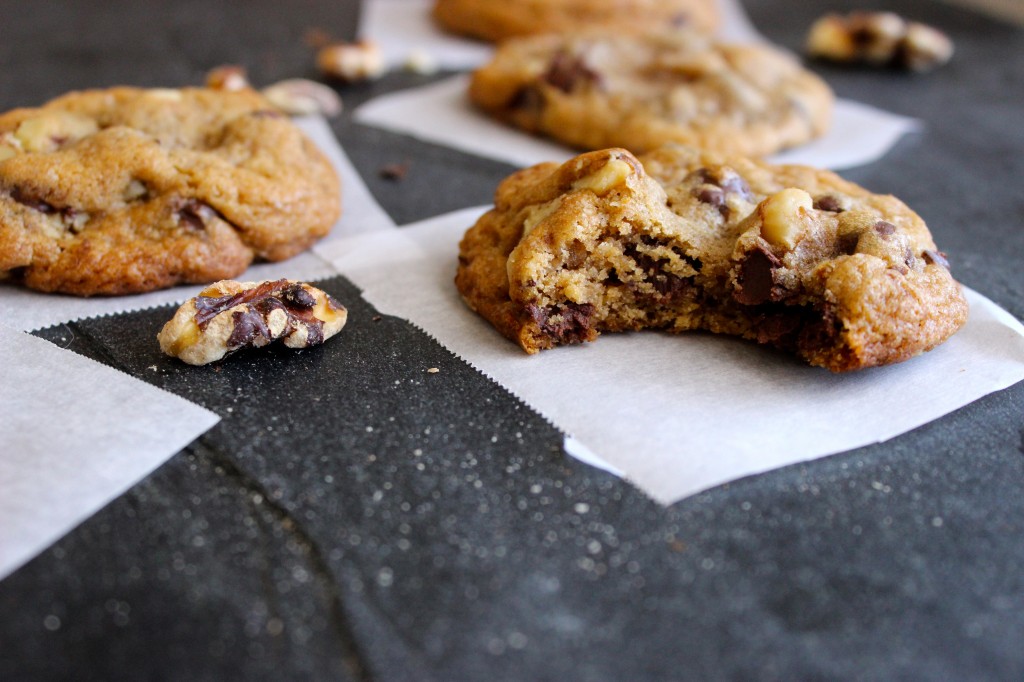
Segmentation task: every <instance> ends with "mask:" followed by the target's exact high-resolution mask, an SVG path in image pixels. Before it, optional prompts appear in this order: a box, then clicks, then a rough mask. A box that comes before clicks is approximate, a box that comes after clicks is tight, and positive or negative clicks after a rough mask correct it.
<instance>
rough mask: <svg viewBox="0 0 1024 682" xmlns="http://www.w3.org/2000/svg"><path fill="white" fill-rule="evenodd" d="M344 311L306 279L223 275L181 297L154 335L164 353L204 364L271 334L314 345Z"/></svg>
mask: <svg viewBox="0 0 1024 682" xmlns="http://www.w3.org/2000/svg"><path fill="white" fill-rule="evenodd" d="M347 317H348V312H347V311H346V310H345V307H344V306H342V305H341V304H340V303H338V302H337V301H336V300H334V298H332V297H331V296H330V295H329V294H327V293H325V292H323V291H321V290H319V289H317V288H315V287H313V286H311V285H309V284H304V283H302V282H296V281H293V280H287V279H279V280H273V281H267V282H235V281H232V280H223V281H220V282H216V283H214V284H212V285H210V286H209V287H207V288H206V289H204V290H203V291H202V292H200V294H199V295H198V296H196V297H195V298H192V299H189V300H188V301H185V303H183V304H182V306H181V307H180V308H178V311H177V312H176V313H175V314H174V317H173V318H171V320H170V321H169V322H168V323H167V324H166V325H164V328H163V329H162V330H161V331H160V333H159V334H158V335H157V340H158V341H159V342H160V349H161V350H162V351H163V352H164V353H167V354H168V355H173V356H175V357H178V358H180V359H182V360H184V361H185V362H187V363H188V364H190V365H205V364H208V363H211V362H216V361H217V360H220V359H221V358H223V357H224V356H225V355H227V354H228V353H232V352H234V351H236V350H240V349H242V348H260V347H262V346H266V345H267V344H269V343H270V342H272V341H277V340H281V341H282V342H283V343H284V345H286V346H288V347H289V348H307V347H309V346H316V345H319V344H321V343H323V342H324V341H326V340H327V339H329V338H331V337H332V336H334V335H335V334H337V333H338V332H339V331H341V328H342V327H344V326H345V321H346V319H347Z"/></svg>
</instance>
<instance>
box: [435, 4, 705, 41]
mask: <svg viewBox="0 0 1024 682" xmlns="http://www.w3.org/2000/svg"><path fill="white" fill-rule="evenodd" d="M434 18H435V19H436V20H437V22H438V23H439V24H440V25H441V26H442V27H444V28H445V29H447V30H449V31H452V32H454V33H460V34H463V35H467V36H471V37H474V38H480V39H482V40H488V41H492V42H500V41H503V40H505V39H507V38H513V37H517V36H526V35H537V34H540V33H562V32H566V31H575V30H578V29H580V28H581V27H590V26H596V27H605V28H613V29H617V30H623V29H625V28H629V29H630V30H661V29H665V28H688V29H693V30H697V31H700V32H706V33H710V32H712V31H714V30H715V29H716V28H718V24H719V16H718V6H717V3H716V2H715V1H714V0H437V1H436V2H435V4H434Z"/></svg>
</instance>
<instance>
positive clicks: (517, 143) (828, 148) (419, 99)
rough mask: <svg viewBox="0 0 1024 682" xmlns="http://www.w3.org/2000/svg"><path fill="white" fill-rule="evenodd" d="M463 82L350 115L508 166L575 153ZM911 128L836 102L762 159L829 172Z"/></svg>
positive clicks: (872, 153) (871, 154)
mask: <svg viewBox="0 0 1024 682" xmlns="http://www.w3.org/2000/svg"><path fill="white" fill-rule="evenodd" d="M468 82H469V76H466V75H459V76H452V77H451V78H448V79H445V80H443V81H439V82H437V83H431V84H430V85H425V86H423V87H420V88H413V89H410V90H403V91H401V92H396V93H392V94H389V95H383V96H381V97H377V98H376V99H373V100H370V101H369V102H367V103H366V104H364V105H362V106H361V107H359V109H357V110H356V113H355V118H356V120H357V121H359V122H360V123H365V124H366V125H372V126H375V127H378V128H384V129H385V130H391V131H393V132H397V133H402V134H404V135H409V136H411V137H415V138H417V139H420V140H424V141H426V142H432V143H434V144H440V145H445V146H448V147H451V148H453V149H458V150H460V151H464V152H467V153H469V154H475V155H477V156H483V157H485V158H490V159H495V160H497V161H504V162H506V163H510V164H512V165H514V166H532V165H533V164H536V163H541V162H543V161H565V160H567V159H570V158H572V157H573V156H575V155H576V154H578V153H579V152H578V151H574V150H572V149H569V148H568V147H565V146H564V145H561V144H559V143H557V142H553V141H551V140H547V139H544V138H541V137H535V136H533V135H527V134H526V133H524V132H522V131H519V130H517V129H515V128H512V127H509V126H506V125H502V124H501V123H499V122H497V121H495V120H493V119H491V118H489V117H488V116H486V115H484V114H483V113H481V112H479V111H477V110H475V109H474V108H473V106H472V105H471V104H470V102H469V100H468V98H467V96H466V88H467V87H468ZM918 129H920V124H919V122H917V121H916V120H915V119H912V118H907V117H905V116H898V115H896V114H890V113H888V112H886V111H882V110H881V109H876V108H875V107H871V106H868V105H866V104H860V103H858V102H852V101H850V100H842V99H841V100H839V101H837V102H836V107H835V112H834V115H833V122H832V128H831V130H830V131H829V132H828V133H827V134H826V135H825V136H824V137H821V138H819V139H817V140H814V141H812V142H809V143H808V144H805V145H801V146H800V147H796V148H793V149H790V150H786V151H784V152H781V153H779V154H776V155H775V156H772V157H770V158H769V160H771V161H774V162H777V163H799V164H806V165H808V166H817V167H819V168H831V169H833V170H840V169H844V168H853V167H855V166H860V165H863V164H866V163H871V162H872V161H875V160H877V159H879V158H881V157H882V156H884V155H885V153H886V152H888V151H889V150H890V149H891V148H892V146H893V145H894V144H895V143H896V142H897V141H898V140H899V139H900V138H901V137H902V136H903V135H905V134H906V133H908V132H912V131H914V130H918Z"/></svg>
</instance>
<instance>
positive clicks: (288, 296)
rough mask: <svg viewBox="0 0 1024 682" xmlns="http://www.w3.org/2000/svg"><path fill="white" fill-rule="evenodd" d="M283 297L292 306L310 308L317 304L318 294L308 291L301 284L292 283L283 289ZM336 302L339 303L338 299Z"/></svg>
mask: <svg viewBox="0 0 1024 682" xmlns="http://www.w3.org/2000/svg"><path fill="white" fill-rule="evenodd" d="M281 299H282V300H284V301H285V302H286V303H287V304H288V306H289V307H292V308H302V309H304V310H308V309H311V308H312V307H313V306H315V305H316V296H314V295H313V294H311V293H309V292H308V291H306V288H305V287H304V286H302V285H301V284H291V285H289V286H287V287H285V288H284V289H282V290H281ZM335 302H336V303H337V301H335Z"/></svg>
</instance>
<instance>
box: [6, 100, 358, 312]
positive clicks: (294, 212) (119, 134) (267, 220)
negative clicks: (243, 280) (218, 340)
mask: <svg viewBox="0 0 1024 682" xmlns="http://www.w3.org/2000/svg"><path fill="white" fill-rule="evenodd" d="M340 210H341V209H340V184H339V180H338V177H337V175H336V174H335V172H334V169H333V168H332V167H331V164H330V162H329V161H328V160H327V159H326V158H325V157H324V155H323V154H322V153H321V152H320V151H319V150H318V149H317V148H316V146H315V145H314V144H313V143H312V142H311V141H310V140H309V139H307V138H306V137H305V136H304V135H303V134H302V133H301V131H299V129H298V128H296V127H295V126H294V125H293V124H292V123H291V122H290V121H289V120H288V119H287V117H285V116H284V115H283V114H281V113H280V112H278V111H276V110H275V109H274V107H273V106H272V105H270V104H269V103H268V102H267V101H266V100H265V99H264V98H263V97H262V96H261V95H259V94H258V93H256V92H254V91H252V90H248V89H244V90H239V91H234V92H228V91H219V90H212V89H204V88H186V89H182V90H142V89H136V88H113V89H110V90H92V91H84V92H75V93H71V94H68V95H64V96H63V97H60V98H58V99H55V100H53V101H51V102H49V103H48V104H46V105H44V106H42V107H39V108H33V109H15V110H13V111H10V112H7V113H6V114H3V115H0V277H4V276H6V277H7V278H9V279H12V280H15V281H19V282H23V283H24V284H25V285H26V286H29V287H31V288H33V289H39V290H41V291H59V292H65V293H71V294H78V295H83V296H89V295H93V294H127V293H136V292H143V291H150V290H153V289H159V288H163V287H168V286H172V285H174V284H178V283H182V282H189V283H198V282H210V281H214V280H218V279H223V278H227V277H233V276H235V275H237V274H239V273H241V272H242V271H244V270H245V269H246V268H247V267H248V266H249V264H250V263H251V262H252V261H253V260H254V259H263V260H271V261H278V260H283V259H285V258H289V257H291V256H294V255H295V254H297V253H299V252H301V251H303V250H305V249H306V248H308V247H309V246H310V245H311V244H312V243H313V242H314V241H316V240H317V239H318V238H320V237H322V236H324V235H325V234H327V232H328V231H329V230H330V229H331V226H332V225H333V224H334V223H335V221H336V220H337V219H338V215H339V213H340Z"/></svg>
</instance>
